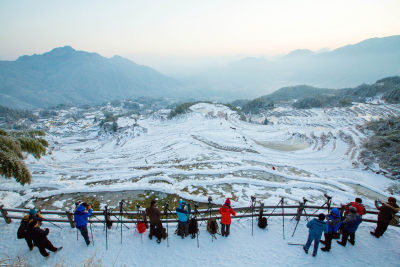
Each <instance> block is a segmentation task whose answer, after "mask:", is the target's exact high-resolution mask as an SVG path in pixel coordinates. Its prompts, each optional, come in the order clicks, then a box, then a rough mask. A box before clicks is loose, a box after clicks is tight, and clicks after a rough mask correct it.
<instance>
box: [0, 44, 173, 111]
mask: <svg viewBox="0 0 400 267" xmlns="http://www.w3.org/2000/svg"><path fill="white" fill-rule="evenodd" d="M179 88H180V85H179V83H178V82H177V81H175V80H173V79H172V78H169V77H166V76H164V75H162V74H161V73H159V72H157V71H155V70H154V69H151V68H149V67H146V66H141V65H138V64H136V63H134V62H132V61H130V60H128V59H125V58H122V57H119V56H114V57H112V58H105V57H102V56H100V55H99V54H96V53H88V52H84V51H76V50H74V49H73V48H72V47H69V46H65V47H60V48H55V49H53V50H51V51H50V52H47V53H44V54H42V55H33V56H22V57H20V58H18V59H17V60H16V61H0V105H4V106H9V107H14V108H15V107H17V108H35V107H43V106H44V107H47V106H54V105H57V104H97V103H102V102H105V101H110V100H114V99H122V98H132V97H138V96H156V97H158V96H167V95H171V94H176V93H178V90H179Z"/></svg>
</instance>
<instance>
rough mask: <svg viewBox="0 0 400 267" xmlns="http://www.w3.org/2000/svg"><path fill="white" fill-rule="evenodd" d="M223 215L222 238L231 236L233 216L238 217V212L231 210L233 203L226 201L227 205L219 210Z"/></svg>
mask: <svg viewBox="0 0 400 267" xmlns="http://www.w3.org/2000/svg"><path fill="white" fill-rule="evenodd" d="M219 213H220V214H221V234H222V236H228V235H229V228H230V226H231V214H232V215H233V216H236V212H235V211H234V210H233V209H232V208H231V201H230V199H229V198H227V199H226V201H225V204H224V205H223V206H222V207H221V208H220V209H219Z"/></svg>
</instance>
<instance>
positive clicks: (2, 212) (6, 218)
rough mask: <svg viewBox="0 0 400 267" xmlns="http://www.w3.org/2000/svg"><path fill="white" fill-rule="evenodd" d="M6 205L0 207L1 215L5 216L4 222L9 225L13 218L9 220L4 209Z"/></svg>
mask: <svg viewBox="0 0 400 267" xmlns="http://www.w3.org/2000/svg"><path fill="white" fill-rule="evenodd" d="M3 207H4V205H1V206H0V211H1V215H3V218H4V220H5V221H6V223H7V224H9V223H11V218H9V217H8V216H7V215H8V212H7V211H6V210H4V209H3Z"/></svg>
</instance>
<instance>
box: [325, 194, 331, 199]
mask: <svg viewBox="0 0 400 267" xmlns="http://www.w3.org/2000/svg"><path fill="white" fill-rule="evenodd" d="M324 197H326V198H327V199H328V200H330V199H332V197H330V196H328V195H327V194H324Z"/></svg>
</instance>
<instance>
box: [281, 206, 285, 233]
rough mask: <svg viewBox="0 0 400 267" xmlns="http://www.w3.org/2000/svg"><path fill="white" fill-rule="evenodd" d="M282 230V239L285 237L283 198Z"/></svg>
mask: <svg viewBox="0 0 400 267" xmlns="http://www.w3.org/2000/svg"><path fill="white" fill-rule="evenodd" d="M281 203H282V204H281V205H282V223H283V224H282V230H283V239H285V209H284V208H283V198H282V202H281Z"/></svg>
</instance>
